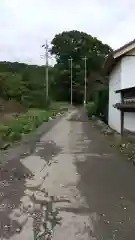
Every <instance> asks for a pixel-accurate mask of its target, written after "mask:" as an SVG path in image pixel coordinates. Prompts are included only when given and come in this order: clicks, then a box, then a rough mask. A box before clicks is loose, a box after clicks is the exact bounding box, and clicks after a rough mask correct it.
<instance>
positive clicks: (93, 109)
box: [86, 102, 97, 118]
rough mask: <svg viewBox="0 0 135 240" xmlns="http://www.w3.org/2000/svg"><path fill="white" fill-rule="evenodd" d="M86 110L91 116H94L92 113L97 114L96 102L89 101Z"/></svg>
mask: <svg viewBox="0 0 135 240" xmlns="http://www.w3.org/2000/svg"><path fill="white" fill-rule="evenodd" d="M86 110H87V114H88V117H89V118H90V117H92V115H96V111H97V107H96V104H95V102H89V103H88V104H87V105H86Z"/></svg>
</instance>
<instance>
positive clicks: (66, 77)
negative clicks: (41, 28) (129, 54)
mask: <svg viewBox="0 0 135 240" xmlns="http://www.w3.org/2000/svg"><path fill="white" fill-rule="evenodd" d="M111 51H112V49H111V48H110V47H109V46H108V45H107V44H103V43H102V42H101V41H100V40H98V39H97V38H95V37H92V36H91V35H89V34H87V33H84V32H79V31H69V32H62V33H60V34H57V35H56V36H55V37H54V39H53V40H52V48H51V54H54V55H55V56H56V61H57V64H56V66H55V68H57V74H56V79H55V89H56V90H57V91H58V92H62V91H64V96H65V98H66V99H69V98H70V66H69V61H68V59H69V58H70V57H71V58H72V59H73V100H74V101H78V99H83V94H84V61H83V58H84V57H85V56H86V57H87V77H88V76H89V75H90V73H91V72H99V73H101V71H102V70H101V69H102V65H103V62H104V59H105V56H106V55H107V54H109V53H110V52H111ZM56 85H57V87H56ZM65 94H66V95H65Z"/></svg>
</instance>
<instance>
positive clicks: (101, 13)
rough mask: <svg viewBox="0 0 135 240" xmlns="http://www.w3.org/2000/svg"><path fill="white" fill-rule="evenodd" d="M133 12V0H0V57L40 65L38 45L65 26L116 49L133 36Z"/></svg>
mask: <svg viewBox="0 0 135 240" xmlns="http://www.w3.org/2000/svg"><path fill="white" fill-rule="evenodd" d="M134 13H135V0H113V1H111V0H0V60H2V61H12V62H13V61H19V62H25V63H29V64H38V65H42V64H44V61H45V60H44V57H43V54H44V51H43V49H42V47H41V45H42V44H43V43H44V42H45V41H46V39H47V40H48V43H50V42H51V40H52V38H53V37H54V36H55V34H57V33H60V32H62V31H64V30H67V31H68V30H79V31H84V32H87V33H88V34H91V35H92V36H94V37H97V38H98V39H99V40H101V41H102V42H103V43H107V44H108V45H110V46H111V47H112V48H113V49H117V48H118V47H120V46H122V45H123V44H125V43H127V42H128V41H131V40H133V39H134V38H135V24H134V23H135V14H134ZM49 63H50V64H53V63H54V59H51V58H50V60H49Z"/></svg>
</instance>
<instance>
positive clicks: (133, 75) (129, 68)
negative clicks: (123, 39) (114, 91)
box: [121, 52, 135, 89]
mask: <svg viewBox="0 0 135 240" xmlns="http://www.w3.org/2000/svg"><path fill="white" fill-rule="evenodd" d="M130 54H131V53H130ZM132 54H133V52H132ZM121 62H122V63H121V89H124V88H130V87H134V86H135V56H134V55H132V56H125V57H123V58H122V60H121Z"/></svg>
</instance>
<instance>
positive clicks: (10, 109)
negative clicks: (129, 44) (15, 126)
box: [0, 99, 26, 117]
mask: <svg viewBox="0 0 135 240" xmlns="http://www.w3.org/2000/svg"><path fill="white" fill-rule="evenodd" d="M25 111H26V109H25V107H24V106H23V105H22V104H20V103H19V102H16V101H13V100H9V101H5V100H4V99H0V117H3V116H7V115H8V114H12V113H21V112H25Z"/></svg>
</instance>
